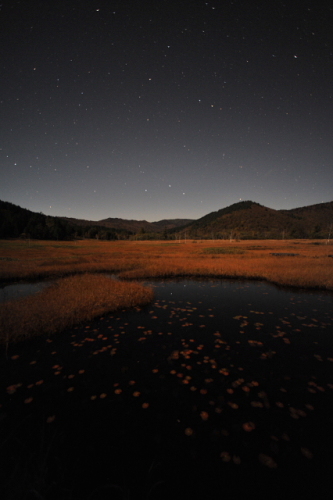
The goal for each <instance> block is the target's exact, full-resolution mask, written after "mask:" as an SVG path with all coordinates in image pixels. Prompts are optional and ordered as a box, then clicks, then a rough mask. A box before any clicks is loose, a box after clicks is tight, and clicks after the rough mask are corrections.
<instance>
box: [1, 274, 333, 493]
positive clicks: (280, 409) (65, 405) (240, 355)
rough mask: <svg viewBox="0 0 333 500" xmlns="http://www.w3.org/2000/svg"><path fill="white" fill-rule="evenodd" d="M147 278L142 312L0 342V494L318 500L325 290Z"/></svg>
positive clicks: (325, 395)
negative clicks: (151, 297) (149, 299)
mask: <svg viewBox="0 0 333 500" xmlns="http://www.w3.org/2000/svg"><path fill="white" fill-rule="evenodd" d="M149 284H150V285H151V286H153V287H154V289H155V301H154V303H153V304H151V305H150V306H148V307H145V308H136V309H134V310H130V311H120V312H118V313H114V314H110V315H105V316H104V317H103V318H100V319H98V320H95V321H92V322H89V323H88V324H84V325H81V326H78V327H77V328H75V329H73V330H70V331H65V332H63V333H62V334H60V335H56V336H53V337H50V338H40V339H35V340H33V341H30V342H26V343H22V344H20V345H17V346H12V347H9V349H8V351H5V350H4V351H3V352H2V357H1V367H2V372H3V373H4V384H2V392H1V400H0V404H1V407H0V411H1V414H0V415H1V435H0V445H1V453H2V456H4V457H6V463H5V466H3V468H2V469H1V474H2V476H3V477H1V488H3V489H4V493H3V496H2V498H24V495H23V493H22V492H26V491H28V490H31V491H32V490H36V491H37V492H38V493H40V494H41V497H42V498H46V499H52V500H53V499H67V498H68V499H75V500H76V499H95V500H97V499H102V498H112V499H116V498H131V499H148V498H149V499H151V500H152V499H155V498H156V499H159V500H161V499H164V498H168V499H171V498H182V499H193V498H198V497H200V498H210V497H211V496H212V495H216V492H219V495H221V492H223V494H224V495H225V496H226V497H231V498H248V496H249V492H250V491H251V492H252V491H254V492H255V495H256V498H279V499H280V498H282V497H283V496H286V495H287V496H291V497H293V498H302V499H305V498H309V499H310V498H311V499H313V498H316V499H318V498H327V495H328V493H327V492H328V491H330V488H331V487H332V482H331V466H332V458H331V457H332V451H331V450H332V444H333V435H332V426H333V425H332V424H333V421H332V416H331V415H332V414H331V410H330V408H332V407H333V404H332V403H333V397H332V396H333V342H332V334H333V295H332V294H329V293H327V294H326V293H318V292H304V291H297V290H292V289H281V288H277V287H275V286H273V285H270V284H267V283H261V282H242V281H232V280H223V281H214V280H211V281H207V280H206V281H200V280H183V281H165V282H151V283H149ZM9 492H10V493H9ZM15 495H16V496H15ZM31 498H32V497H31ZM35 498H37V497H35Z"/></svg>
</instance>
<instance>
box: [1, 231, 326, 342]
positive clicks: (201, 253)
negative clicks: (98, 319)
mask: <svg viewBox="0 0 333 500" xmlns="http://www.w3.org/2000/svg"><path fill="white" fill-rule="evenodd" d="M0 252H1V253H0V255H1V258H0V279H1V280H3V281H11V280H13V279H40V278H60V277H64V276H68V275H78V274H81V276H80V277H79V276H75V277H74V276H73V277H71V278H66V279H62V280H61V281H59V282H58V284H57V285H56V286H55V287H52V288H51V289H46V290H44V291H42V292H40V293H39V294H38V295H36V296H34V297H29V298H27V299H23V300H20V301H16V302H14V301H13V302H11V303H8V304H5V305H3V306H1V309H0V314H1V325H2V333H1V338H2V341H8V340H9V339H13V338H15V339H19V338H24V337H25V336H27V335H29V336H30V335H32V334H36V333H43V332H45V333H51V332H54V331H59V330H61V329H63V328H65V327H66V326H68V325H72V324H74V323H76V322H79V321H84V320H86V319H90V318H92V317H94V316H98V315H99V314H103V313H104V312H105V311H107V310H113V309H115V308H117V307H129V306H132V305H136V304H139V303H142V302H143V303H145V302H147V301H149V300H151V298H152V292H151V291H147V289H144V288H143V287H141V285H139V284H135V283H130V282H127V283H121V282H114V281H111V280H110V279H108V278H104V277H101V276H99V277H97V276H92V275H91V276H87V275H85V274H84V275H82V274H83V273H96V272H108V273H116V274H117V275H118V276H119V278H121V279H125V280H129V279H130V280H132V279H142V278H167V277H183V276H186V277H190V276H194V277H195V276H201V277H219V278H225V277H229V278H236V277H237V278H246V279H264V280H267V281H270V282H273V283H276V284H280V285H286V286H296V287H303V288H309V287H310V288H319V289H324V290H333V259H332V254H333V249H332V245H329V244H325V242H324V241H309V240H293V241H290V240H277V241H275V240H260V241H258V240H254V241H240V242H229V241H221V240H217V241H198V242H194V241H187V242H186V243H185V242H168V241H167V242H163V241H151V242H149V241H137V242H136V241H117V242H100V241H92V240H84V241H78V242H43V241H34V242H31V243H29V242H26V241H0ZM276 254H277V255H276ZM288 254H289V255H288ZM290 254H291V255H290ZM46 303H48V306H47V307H46ZM48 315H50V316H48ZM29 318H30V319H29Z"/></svg>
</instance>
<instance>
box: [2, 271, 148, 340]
mask: <svg viewBox="0 0 333 500" xmlns="http://www.w3.org/2000/svg"><path fill="white" fill-rule="evenodd" d="M152 299H153V291H152V289H150V288H147V287H144V286H142V285H141V284H139V283H134V282H130V283H124V282H121V281H117V280H112V279H110V278H107V277H104V276H100V275H99V276H96V275H89V274H84V275H80V276H71V277H67V278H63V279H61V280H59V281H58V282H56V283H55V284H54V285H51V286H50V287H49V288H47V289H46V290H43V291H41V292H39V293H37V294H36V295H33V296H30V297H26V298H24V299H21V300H13V301H11V302H8V303H5V304H2V305H1V307H0V313H1V322H0V342H2V343H7V342H9V341H18V340H23V339H26V338H29V337H31V336H34V335H38V334H52V333H55V332H59V331H61V330H64V329H65V328H69V327H72V326H73V325H75V324H77V323H80V322H82V321H87V320H91V319H93V318H94V317H97V316H101V315H103V314H104V313H107V312H110V311H114V310H116V309H120V308H127V307H132V306H136V305H144V304H147V303H149V302H150V301H151V300H152Z"/></svg>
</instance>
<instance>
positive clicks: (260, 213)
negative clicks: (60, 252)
mask: <svg viewBox="0 0 333 500" xmlns="http://www.w3.org/2000/svg"><path fill="white" fill-rule="evenodd" d="M20 237H21V238H24V237H26V238H33V239H44V240H45V239H46V240H47V239H49V240H69V239H74V238H98V239H104V240H115V239H175V238H184V237H187V238H205V239H230V238H231V239H237V238H239V239H267V238H269V239H281V238H284V239H288V238H289V239H291V238H312V239H320V238H330V237H333V202H328V203H320V204H317V205H309V206H306V207H301V208H295V209H291V210H274V209H272V208H267V207H264V206H263V205H260V204H259V203H255V202H253V201H242V202H239V203H235V204H233V205H230V206H228V207H226V208H222V209H221V210H217V211H216V212H211V213H209V214H207V215H205V216H204V217H201V218H200V219H198V220H195V221H192V220H189V219H170V220H169V219H165V220H162V221H158V222H147V221H145V220H143V221H137V220H126V219H119V218H108V219H103V220H101V221H88V220H83V219H73V218H66V217H51V216H47V215H44V214H42V213H35V212H31V211H30V210H27V209H25V208H21V207H19V206H17V205H14V204H12V203H9V202H4V201H0V238H20Z"/></svg>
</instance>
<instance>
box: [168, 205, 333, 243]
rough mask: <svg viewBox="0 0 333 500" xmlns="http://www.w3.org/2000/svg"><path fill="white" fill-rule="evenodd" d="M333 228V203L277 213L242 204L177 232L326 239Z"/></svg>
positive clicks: (191, 235) (200, 235)
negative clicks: (332, 227)
mask: <svg viewBox="0 0 333 500" xmlns="http://www.w3.org/2000/svg"><path fill="white" fill-rule="evenodd" d="M331 226H333V202H329V203H320V204H318V205H312V206H308V207H303V208H295V209H292V210H274V209H272V208H267V207H264V206H262V205H260V204H259V203H255V202H253V201H241V202H239V203H235V204H233V205H231V206H229V207H226V208H222V209H221V210H218V211H216V212H211V213H209V214H207V215H205V216H204V217H201V218H200V219H198V220H196V221H195V222H193V223H190V224H186V225H185V226H184V227H182V228H180V229H178V232H179V231H181V232H182V233H185V232H186V235H187V237H189V238H217V239H218V238H222V239H228V238H242V239H265V238H272V239H280V238H327V236H328V234H329V230H330V227H331ZM174 231H175V230H173V232H174ZM332 233H333V231H332Z"/></svg>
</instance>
